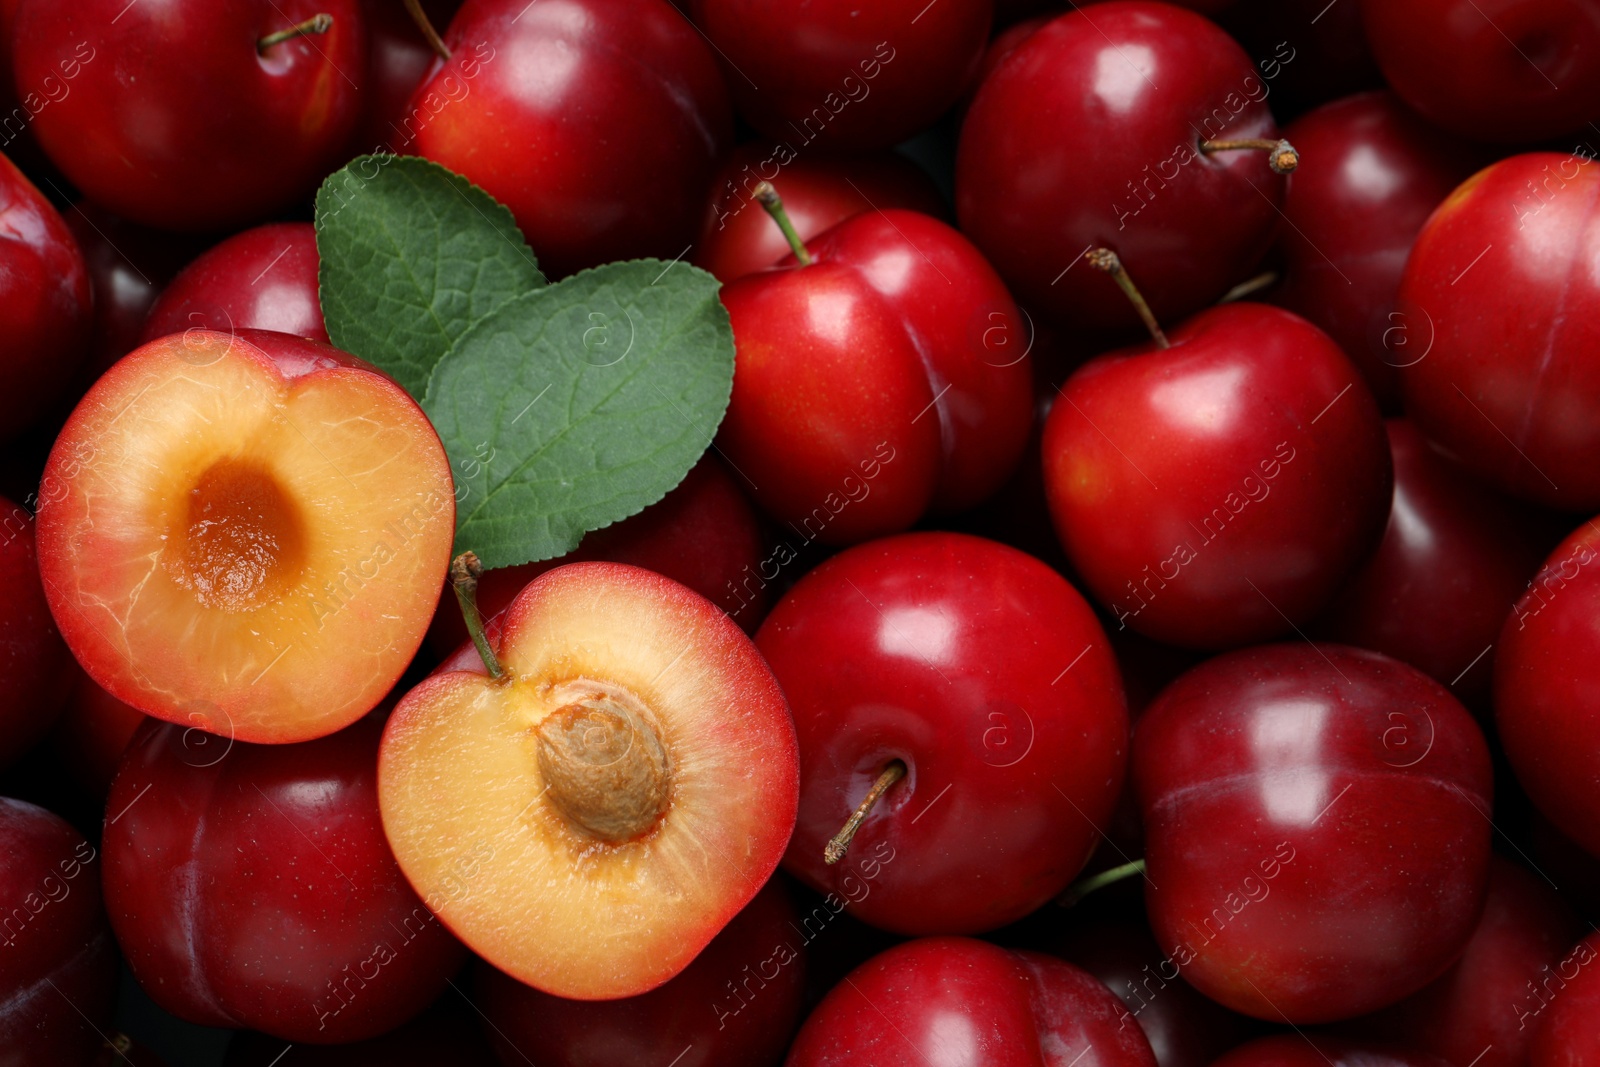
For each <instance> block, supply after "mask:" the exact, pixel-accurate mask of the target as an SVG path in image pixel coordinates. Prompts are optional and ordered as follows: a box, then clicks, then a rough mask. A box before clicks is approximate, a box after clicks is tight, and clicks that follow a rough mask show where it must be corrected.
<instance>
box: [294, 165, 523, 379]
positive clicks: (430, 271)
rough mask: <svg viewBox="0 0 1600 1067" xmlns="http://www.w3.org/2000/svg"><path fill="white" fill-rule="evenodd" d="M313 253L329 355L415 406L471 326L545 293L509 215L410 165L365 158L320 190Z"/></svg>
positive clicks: (439, 170)
mask: <svg viewBox="0 0 1600 1067" xmlns="http://www.w3.org/2000/svg"><path fill="white" fill-rule="evenodd" d="M317 251H318V253H319V254H320V256H321V259H322V266H321V271H320V276H319V281H320V283H321V289H322V292H321V299H322V316H323V318H324V319H325V320H326V321H327V324H328V336H329V337H330V338H331V339H332V340H333V343H334V345H335V346H336V347H338V348H342V349H344V350H345V351H346V352H349V353H351V354H352V355H356V356H360V357H361V358H362V359H364V360H366V361H367V362H368V363H371V364H373V365H374V366H376V367H379V368H380V369H382V370H384V371H386V372H388V373H389V374H390V375H392V376H393V377H394V378H395V380H396V381H398V382H399V383H400V384H401V385H403V386H405V388H406V389H407V391H409V392H410V393H411V395H412V396H414V397H416V398H418V399H421V397H422V395H423V393H424V392H425V391H426V390H427V386H428V376H429V375H430V374H431V373H432V371H433V367H434V364H436V363H437V362H438V361H439V359H440V357H441V356H443V355H444V354H445V353H446V352H447V351H449V350H450V347H451V346H452V345H453V344H454V343H455V342H456V340H457V339H458V338H459V337H460V336H461V335H462V334H463V333H465V332H466V330H467V328H468V327H469V326H471V325H472V324H473V323H475V322H477V321H478V320H479V319H482V318H483V317H484V316H486V315H488V314H490V313H491V312H493V311H494V310H495V309H496V308H498V307H499V306H501V305H502V304H504V303H505V302H506V301H508V300H510V299H512V298H513V297H516V296H519V295H521V294H523V293H526V292H528V291H529V290H530V289H534V288H536V287H538V286H541V285H543V284H544V276H543V275H542V274H540V273H539V268H538V264H537V263H536V262H535V260H534V258H533V253H532V252H531V251H529V249H528V246H527V243H526V242H525V241H524V240H523V239H522V234H521V232H520V231H518V229H517V224H516V222H515V221H514V220H513V219H512V217H511V212H510V210H509V209H507V208H506V207H505V206H504V205H503V204H501V203H499V202H498V201H496V200H495V199H494V198H493V197H491V196H490V195H489V194H488V193H486V192H484V191H483V190H482V189H479V188H478V187H477V186H475V185H473V184H472V183H471V182H469V181H467V179H465V178H463V177H461V176H460V175H458V174H452V173H451V172H450V171H448V170H446V169H445V168H443V167H441V166H439V165H438V164H437V163H432V162H429V161H428V160H425V159H418V158H415V157H411V156H362V157H360V158H359V159H356V160H354V161H352V162H351V163H350V164H349V165H348V166H346V167H344V168H343V169H342V170H339V171H337V172H335V173H334V174H333V175H332V176H331V177H329V178H328V180H327V181H325V182H323V183H322V188H321V189H320V190H318V192H317Z"/></svg>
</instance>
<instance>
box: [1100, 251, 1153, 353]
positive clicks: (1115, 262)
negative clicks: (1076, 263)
mask: <svg viewBox="0 0 1600 1067" xmlns="http://www.w3.org/2000/svg"><path fill="white" fill-rule="evenodd" d="M1083 258H1084V259H1087V260H1088V261H1089V266H1091V267H1093V268H1094V269H1095V270H1099V271H1104V272H1105V273H1107V274H1109V275H1111V280H1112V281H1114V282H1116V283H1117V288H1119V289H1121V290H1122V292H1123V294H1124V295H1125V296H1127V298H1128V303H1130V304H1132V305H1133V310H1135V311H1137V312H1138V313H1139V318H1140V319H1141V320H1143V322H1144V328H1145V329H1147V330H1149V331H1150V336H1151V337H1153V338H1155V342H1156V344H1157V345H1158V346H1160V347H1161V348H1171V347H1172V342H1171V341H1168V340H1167V335H1166V334H1164V333H1162V332H1161V323H1159V322H1157V321H1156V313H1155V312H1154V311H1151V310H1150V305H1149V304H1147V303H1145V299H1144V296H1143V295H1142V294H1141V293H1140V292H1139V288H1138V286H1136V285H1134V284H1133V279H1132V278H1130V277H1128V272H1127V270H1125V269H1124V268H1123V266H1122V260H1120V259H1118V258H1117V254H1116V253H1115V252H1113V251H1111V249H1109V248H1096V249H1095V250H1093V251H1092V252H1085V253H1084V254H1083Z"/></svg>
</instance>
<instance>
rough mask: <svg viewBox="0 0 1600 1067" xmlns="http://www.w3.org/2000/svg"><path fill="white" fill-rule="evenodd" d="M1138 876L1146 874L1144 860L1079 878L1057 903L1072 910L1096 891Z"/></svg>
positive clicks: (1064, 891) (1068, 887) (1065, 890)
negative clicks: (1073, 906)
mask: <svg viewBox="0 0 1600 1067" xmlns="http://www.w3.org/2000/svg"><path fill="white" fill-rule="evenodd" d="M1136 874H1141V875H1142V874H1144V860H1142V859H1140V860H1134V861H1133V862H1131V863H1124V864H1123V865H1122V866H1120V867H1112V868H1111V869H1110V870H1105V871H1101V872H1100V873H1099V874H1091V875H1088V876H1087V877H1084V878H1079V879H1078V880H1077V881H1076V882H1073V883H1072V884H1071V885H1069V886H1067V888H1066V889H1064V890H1063V891H1062V893H1061V895H1060V896H1059V897H1057V898H1056V903H1057V904H1060V905H1061V906H1062V907H1063V908H1070V907H1072V905H1074V904H1076V903H1077V902H1078V901H1080V900H1082V899H1083V898H1084V897H1086V896H1088V895H1089V894H1090V893H1093V892H1094V891H1095V890H1096V889H1104V888H1105V887H1106V886H1108V885H1115V884H1116V883H1118V882H1121V881H1123V880H1125V879H1128V878H1132V877H1133V876H1134V875H1136Z"/></svg>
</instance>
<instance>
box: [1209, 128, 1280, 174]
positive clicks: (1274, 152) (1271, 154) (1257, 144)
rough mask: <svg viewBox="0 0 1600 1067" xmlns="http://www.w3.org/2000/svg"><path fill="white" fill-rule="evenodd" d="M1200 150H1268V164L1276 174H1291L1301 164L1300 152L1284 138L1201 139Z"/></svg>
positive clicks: (1210, 151)
mask: <svg viewBox="0 0 1600 1067" xmlns="http://www.w3.org/2000/svg"><path fill="white" fill-rule="evenodd" d="M1200 151H1202V152H1204V153H1206V154H1207V155H1210V154H1211V153H1212V152H1266V153H1268V156H1267V165H1268V166H1270V167H1271V168H1272V172H1273V173H1274V174H1289V173H1291V172H1292V171H1293V170H1294V169H1295V168H1296V167H1298V166H1299V165H1300V153H1299V152H1296V151H1295V150H1294V145H1292V144H1290V143H1289V142H1288V141H1285V140H1284V139H1283V138H1281V137H1280V138H1277V139H1276V140H1274V139H1273V138H1271V137H1247V138H1245V139H1244V140H1239V141H1201V142H1200Z"/></svg>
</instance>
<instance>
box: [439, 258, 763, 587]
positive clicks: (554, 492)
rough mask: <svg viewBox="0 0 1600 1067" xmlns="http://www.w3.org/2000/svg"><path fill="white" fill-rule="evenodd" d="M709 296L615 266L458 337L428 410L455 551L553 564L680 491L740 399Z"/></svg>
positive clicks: (700, 281) (704, 278)
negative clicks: (441, 452)
mask: <svg viewBox="0 0 1600 1067" xmlns="http://www.w3.org/2000/svg"><path fill="white" fill-rule="evenodd" d="M717 290H718V283H717V281H716V279H715V278H713V277H712V276H711V275H709V274H707V273H706V272H705V271H702V270H699V269H697V268H694V267H688V266H684V265H682V264H668V263H664V262H662V261H660V260H635V261H632V262H628V263H612V264H608V265H606V266H603V267H598V268H595V269H594V270H588V271H584V272H582V273H581V274H577V275H574V276H573V277H571V278H567V279H565V280H563V281H560V282H557V283H556V284H554V285H552V286H549V287H548V288H546V289H541V290H538V291H536V292H531V293H527V294H525V295H523V296H521V297H518V298H517V299H515V300H513V301H511V302H510V303H507V304H506V305H504V306H503V307H501V308H500V310H499V311H497V312H495V313H494V314H493V315H491V316H490V317H489V318H487V319H485V320H483V321H481V322H479V323H477V324H475V325H474V326H473V327H472V328H471V329H469V330H468V331H467V332H466V333H465V334H463V335H462V336H461V338H460V339H459V340H458V341H457V342H456V345H455V347H454V348H452V349H451V350H450V352H449V353H448V354H447V355H446V356H445V357H444V358H443V359H442V360H440V361H439V364H438V366H437V367H436V368H435V369H434V372H433V378H432V380H431V381H430V382H429V385H428V392H427V396H426V397H425V398H424V400H423V403H422V407H423V410H424V411H426V412H427V413H428V417H429V418H431V419H432V420H433V425H434V428H435V429H437V430H438V431H439V437H440V438H441V439H442V440H443V441H444V445H445V449H446V451H448V452H449V454H450V459H451V464H452V467H453V469H454V472H455V477H456V496H457V499H458V504H457V510H456V515H457V519H456V546H457V548H456V551H458V552H460V551H465V550H466V549H469V548H470V549H472V550H473V551H474V552H476V553H477V554H478V556H479V558H480V559H482V560H483V564H484V566H486V567H506V566H511V565H513V564H518V563H527V562H529V561H532V560H541V559H550V558H552V557H555V556H559V555H562V554H564V553H566V552H570V551H571V550H572V549H573V548H576V547H577V544H578V541H579V540H580V539H581V538H582V537H583V535H584V533H586V532H587V531H589V530H594V529H598V528H600V527H602V526H607V525H609V524H611V523H613V522H616V521H618V520H619V519H624V518H627V517H628V516H629V515H632V514H634V513H636V512H638V511H639V510H641V509H642V508H644V507H647V506H648V505H650V504H653V503H655V502H656V501H657V500H660V499H661V498H662V497H663V496H665V495H666V493H667V492H668V491H669V490H670V489H672V487H673V486H675V485H677V484H678V483H679V482H680V481H682V480H683V477H684V475H685V474H687V473H688V472H689V468H690V467H692V466H693V465H694V463H695V460H697V459H698V458H699V457H700V454H701V453H702V452H704V451H705V448H706V445H707V444H708V443H709V442H710V441H711V438H712V436H713V435H714V434H715V433H716V429H717V424H718V423H719V422H721V421H722V415H723V412H724V411H726V410H727V406H728V397H729V395H730V393H731V392H732V390H733V330H732V328H731V327H730V326H729V324H728V313H727V311H726V310H724V308H723V306H722V303H721V301H719V300H718V299H717Z"/></svg>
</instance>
